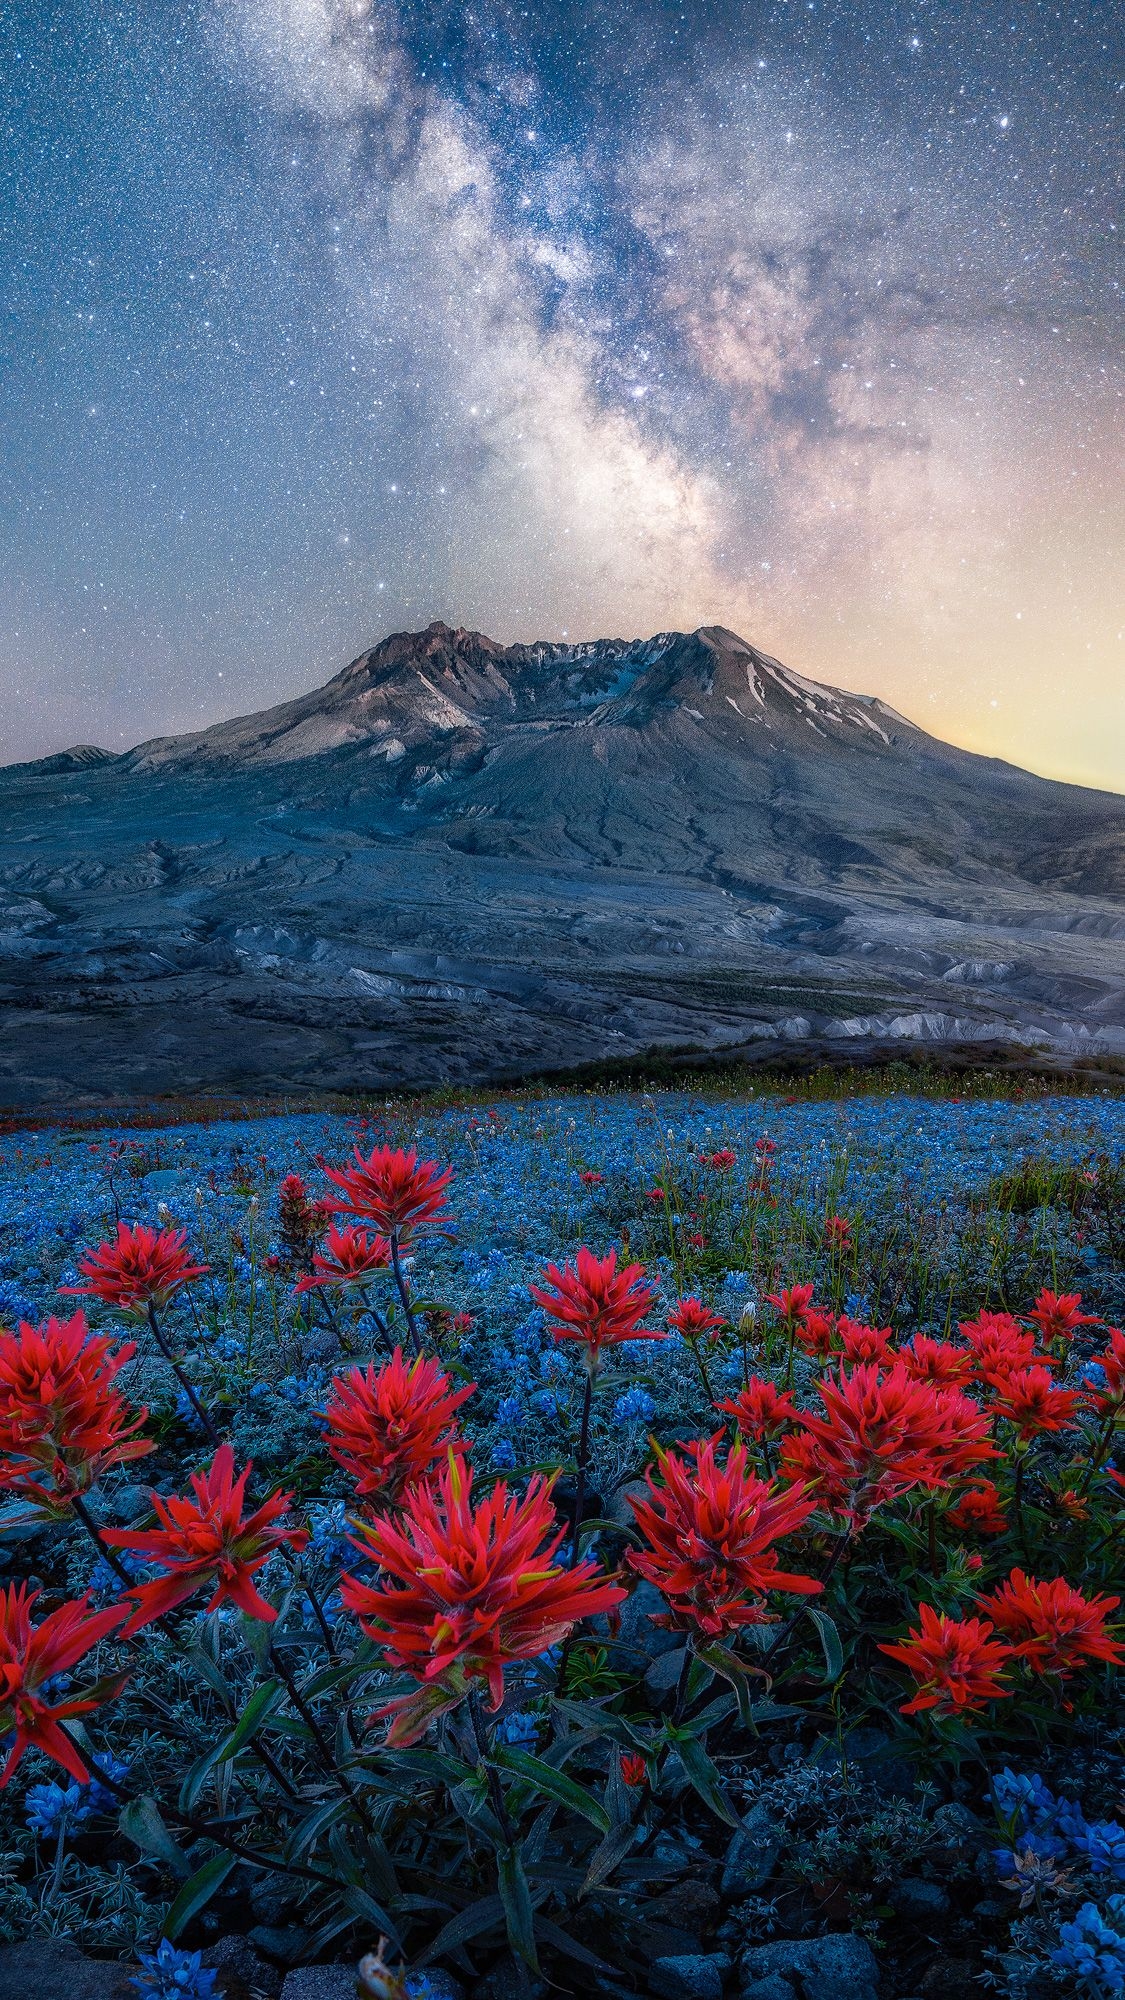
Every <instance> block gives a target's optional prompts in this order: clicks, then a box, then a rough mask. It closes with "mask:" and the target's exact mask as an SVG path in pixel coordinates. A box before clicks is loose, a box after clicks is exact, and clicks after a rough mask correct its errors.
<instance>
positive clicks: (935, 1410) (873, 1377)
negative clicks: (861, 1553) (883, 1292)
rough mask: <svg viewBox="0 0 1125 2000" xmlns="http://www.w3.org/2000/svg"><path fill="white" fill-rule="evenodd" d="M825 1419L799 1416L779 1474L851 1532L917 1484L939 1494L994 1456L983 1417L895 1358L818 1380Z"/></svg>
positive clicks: (959, 1395)
mask: <svg viewBox="0 0 1125 2000" xmlns="http://www.w3.org/2000/svg"><path fill="white" fill-rule="evenodd" d="M816 1387H817V1394H818V1395H819V1397H820V1400H821V1402H822V1403H823V1405H824V1415H823V1416H822V1417H818V1416H814V1415H812V1414H811V1412H807V1411H803V1412H802V1413H801V1416H800V1420H799V1428H798V1429H797V1430H796V1431H795V1432H794V1433H792V1434H791V1435H790V1436H789V1437H787V1438H786V1439H785V1441H784V1443H783V1445H782V1447H781V1469H782V1471H783V1473H784V1475H785V1476H786V1477H787V1478H790V1479H800V1480H802V1481H803V1482H805V1483H806V1484H809V1485H812V1486H813V1487H814V1489H815V1491H816V1494H817V1498H818V1499H819V1500H821V1501H822V1502H823V1503H824V1504H825V1505H826V1506H828V1507H830V1508H831V1509H832V1510H833V1511H834V1512H835V1513H838V1514H841V1515H843V1516H844V1517H845V1518H846V1519H847V1520H848V1521H849V1522H850V1523H851V1525H852V1526H853V1527H861V1526H862V1525H863V1524H864V1523H865V1522H866V1521H868V1520H870V1518H871V1515H872V1514H873V1513H874V1511H875V1509H876V1508H877V1507H881V1506H885V1505H886V1503H887V1502H888V1501H890V1500H894V1499H896V1498H897V1497H898V1495H899V1494H901V1493H908V1492H909V1491H910V1490H911V1488H912V1487H916V1486H920V1487H922V1488H923V1490H924V1491H926V1492H929V1493H936V1492H940V1491H942V1490H943V1489H945V1488H946V1487H948V1486H949V1485H950V1484H951V1483H952V1482H953V1480H955V1479H957V1478H959V1477H962V1476H963V1475H964V1474H965V1473H967V1472H971V1471H972V1470H973V1469H974V1468H975V1467H976V1466H978V1465H980V1464H982V1463H983V1462H984V1461H985V1460H986V1459H990V1458H996V1457H997V1456H998V1454H997V1450H996V1446H995V1445H994V1444H993V1443H992V1442H991V1440H990V1438H989V1420H988V1415H987V1413H986V1412H985V1411H984V1410H982V1409H981V1408H980V1407H979V1405H978V1404H976V1403H974V1402H973V1400H972V1398H971V1397H969V1396H967V1395H965V1393H964V1392H963V1390H960V1389H955V1388H950V1387H944V1386H942V1385H940V1384H937V1383H934V1382H930V1381H924V1380H923V1381H919V1380H917V1379H916V1378H915V1377H914V1376H912V1375H911V1374H909V1373H908V1371H907V1369H906V1368H905V1366H904V1365H903V1363H902V1361H901V1360H899V1359H896V1360H895V1361H894V1363H893V1364H892V1366H891V1367H889V1368H880V1367H879V1366H878V1364H877V1363H875V1362H860V1363H858V1364H857V1365H856V1366H854V1367H853V1368H851V1370H850V1371H846V1370H845V1369H843V1368H841V1369H840V1371H839V1372H838V1374H836V1375H825V1376H823V1377H822V1378H821V1380H820V1381H819V1382H818V1383H817V1385H816Z"/></svg>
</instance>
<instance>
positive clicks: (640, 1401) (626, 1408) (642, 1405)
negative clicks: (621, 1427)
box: [613, 1387, 656, 1424]
mask: <svg viewBox="0 0 1125 2000" xmlns="http://www.w3.org/2000/svg"><path fill="white" fill-rule="evenodd" d="M655 1415H656V1404H655V1402H654V1401H653V1398H652V1397H651V1396H650V1395H649V1393H648V1390H647V1389H640V1388H637V1387H634V1388H632V1389H626V1391H625V1394H624V1395H623V1396H619V1397H618V1398H617V1401H616V1403H615V1404H614V1406H613V1421H614V1423H615V1424H647V1422H648V1420H649V1418H650V1417H653V1416H655Z"/></svg>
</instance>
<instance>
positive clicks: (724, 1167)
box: [699, 1146, 738, 1174]
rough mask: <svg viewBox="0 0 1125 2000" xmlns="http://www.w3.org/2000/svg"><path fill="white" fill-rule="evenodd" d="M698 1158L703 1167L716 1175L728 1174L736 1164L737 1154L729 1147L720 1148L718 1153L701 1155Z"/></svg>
mask: <svg viewBox="0 0 1125 2000" xmlns="http://www.w3.org/2000/svg"><path fill="white" fill-rule="evenodd" d="M699 1157H700V1160H701V1161H702V1163H703V1165H704V1166H705V1167H710V1168H712V1170H713V1171H714V1172H715V1173H717V1174H729V1173H730V1171H731V1169H732V1167H735V1166H737V1164H738V1154H737V1153H735V1152H733V1151H732V1149H731V1148H730V1147H729V1146H720V1147H719V1149H718V1152H716V1153H701V1154H700V1155H699Z"/></svg>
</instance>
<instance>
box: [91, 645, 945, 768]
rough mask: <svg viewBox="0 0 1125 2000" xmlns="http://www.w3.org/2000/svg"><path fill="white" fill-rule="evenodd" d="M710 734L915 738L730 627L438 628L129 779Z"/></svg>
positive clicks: (151, 747)
mask: <svg viewBox="0 0 1125 2000" xmlns="http://www.w3.org/2000/svg"><path fill="white" fill-rule="evenodd" d="M678 717H683V718H686V719H687V720H688V722H689V723H690V724H691V725H693V726H694V725H698V724H700V723H708V724H710V725H711V727H712V729H715V730H717V731H718V733H719V735H720V736H721V737H722V738H724V739H729V738H730V737H732V735H733V736H735V737H739V736H741V737H742V738H744V739H745V740H746V741H747V742H748V743H749V741H750V739H751V736H752V734H753V733H754V732H756V733H757V734H758V735H760V734H761V730H762V728H763V727H764V729H765V731H766V733H767V736H771V737H772V736H774V735H776V734H778V733H780V734H781V735H783V736H784V735H789V736H791V735H792V734H793V733H794V732H796V733H797V735H798V736H799V737H801V738H805V736H806V732H812V733H813V734H815V735H820V736H822V737H825V736H835V737H837V738H839V736H840V733H841V732H843V733H844V734H845V735H852V736H853V737H854V736H855V735H856V734H857V733H858V735H859V737H860V738H861V739H864V740H866V741H867V742H868V744H869V746H870V744H871V743H872V741H873V740H875V739H878V740H881V742H882V743H883V744H884V745H888V746H889V744H890V743H891V740H892V736H891V734H889V733H888V725H889V726H890V729H891V730H892V731H893V730H897V729H899V728H903V727H905V728H909V729H911V730H914V727H915V725H914V724H912V723H905V722H904V720H903V718H902V717H901V716H898V715H896V714H895V712H894V710H893V709H889V708H887V707H886V705H885V704H884V703H882V702H880V701H878V700H877V699H876V698H875V697H873V696H869V695H851V694H845V693H842V692H840V691H839V690H837V689H835V688H832V687H829V686H827V685H825V684H823V683H821V682H819V681H812V680H807V679H805V678H804V677H803V676H802V675H800V674H795V673H793V672H792V671H791V670H790V669H789V668H787V667H784V666H782V665H781V663H780V662H779V661H778V660H775V659H773V658H772V657H771V656H770V655H769V654H768V653H763V652H760V651H759V650H758V649H757V648H756V647H754V646H752V645H750V644H749V643H748V641H747V640H745V639H743V638H741V637H740V636H739V635H738V634H737V633H736V632H731V631H728V630H727V629H726V628H725V627H724V626H721V625H704V626H700V627H699V629H698V630H697V631H695V632H687V633H685V632H659V633H657V634H655V635H654V636H653V637H651V638H647V639H593V640H577V641H572V640H536V641H533V642H531V643H526V644H518V645H513V646H501V645H499V644H497V642H496V641H495V640H493V639H489V638H488V637H487V636H486V635H485V634H484V633H481V632H473V631H469V630H467V629H466V628H465V627H463V626H456V627H454V626H450V625H446V624H444V623H442V622H441V621H435V622H434V623H433V624H431V625H428V626H427V627H426V628H425V630H424V631H421V632H395V633H392V634H391V635H390V636H389V637H388V638H386V639H383V640H382V641H381V642H380V643H379V644H378V645H377V646H375V647H373V648H371V649H370V651H368V652H365V653H361V654H360V655H359V656H358V658H357V659H354V660H353V661H351V663H350V664H349V665H348V666H346V667H345V668H344V669H343V670H342V672H341V673H338V674H337V675H335V677H334V678H333V679H332V680H330V681H328V682H327V683H326V684H325V686H323V687H321V688H317V689H315V690H314V691H313V692H311V693H309V694H306V695H301V696H299V697H298V698H297V699H296V700H293V701H288V702H283V703H281V704H280V705H279V706H278V707H276V708H271V709H265V710H262V711H259V712H258V713H257V714H252V715H246V716H239V717H236V718H235V719H234V720H233V721H230V722H222V723H216V724H214V725H213V726H212V727H211V728H210V729H205V730H200V731H197V732H195V733H193V734H190V735H185V736H174V737H159V738H156V739H154V740H153V741H152V742H149V743H142V744H141V745H139V747H138V748H137V749H136V750H133V751H131V752H130V753H129V754H128V757H127V759H126V763H127V766H128V768H130V769H132V770H135V771H153V770H158V769H163V768H166V767H168V766H183V765H203V766H207V765H215V764H228V765H229V764H235V765H239V764H254V765H262V764H279V763H293V762H297V761H299V760H301V759H304V758H309V757H317V756H322V755H324V754H325V753H326V752H330V751H347V750H351V751H353V752H355V751H365V752H366V754H368V755H370V756H374V757H377V758H386V759H388V761H391V762H395V761H397V760H398V759H399V758H400V757H401V756H402V755H404V754H405V752H406V751H407V750H413V751H415V752H420V751H422V750H423V748H424V746H426V745H435V746H439V745H440V743H441V740H442V739H446V740H448V739H451V738H457V739H460V740H461V742H462V745H463V748H464V750H465V751H466V753H467V752H468V750H469V749H470V747H471V746H472V744H473V743H476V744H477V745H478V746H480V747H481V748H483V747H484V746H485V745H486V744H487V743H495V742H496V741H497V740H498V739H499V738H500V737H503V736H504V735H505V734H507V733H508V732H509V731H510V730H512V729H515V730H516V732H517V733H522V732H523V731H525V730H526V729H527V728H528V727H530V728H532V729H533V730H542V729H543V728H544V727H554V728H565V727H571V728H574V727H578V726H594V727H600V726H605V725H616V726H619V727H622V728H628V729H631V730H633V731H636V730H638V729H639V730H648V729H651V728H653V727H657V728H660V727H661V726H662V725H668V724H670V723H673V722H674V721H675V720H676V718H678Z"/></svg>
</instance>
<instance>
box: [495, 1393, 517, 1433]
mask: <svg viewBox="0 0 1125 2000" xmlns="http://www.w3.org/2000/svg"><path fill="white" fill-rule="evenodd" d="M496 1421H497V1423H498V1424H503V1425H504V1426H505V1427H507V1426H509V1425H514V1424H522V1422H523V1404H522V1403H521V1402H520V1399H519V1397H518V1396H502V1397H501V1399H500V1401H499V1402H498V1403H497V1405H496Z"/></svg>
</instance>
